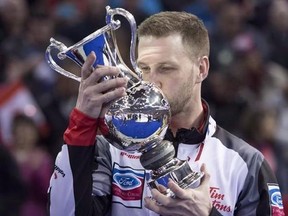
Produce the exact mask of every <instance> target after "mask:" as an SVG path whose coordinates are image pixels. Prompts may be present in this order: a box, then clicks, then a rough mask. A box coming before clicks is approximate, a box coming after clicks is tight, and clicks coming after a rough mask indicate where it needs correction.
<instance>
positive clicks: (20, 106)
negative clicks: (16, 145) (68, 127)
mask: <svg viewBox="0 0 288 216" xmlns="http://www.w3.org/2000/svg"><path fill="white" fill-rule="evenodd" d="M16 114H24V115H26V116H28V117H31V118H32V119H33V120H34V122H35V123H36V125H37V126H38V127H39V128H40V130H41V127H42V128H44V127H46V120H45V117H44V115H43V113H42V111H41V109H40V107H39V106H38V104H37V102H36V101H35V99H34V97H33V95H32V94H31V92H30V91H29V89H27V87H26V86H25V85H24V84H23V83H22V82H20V81H17V82H13V83H9V84H4V85H0V138H1V141H2V143H3V144H6V145H9V144H10V143H11V141H12V130H11V129H12V128H11V127H12V121H13V118H14V116H15V115H16Z"/></svg>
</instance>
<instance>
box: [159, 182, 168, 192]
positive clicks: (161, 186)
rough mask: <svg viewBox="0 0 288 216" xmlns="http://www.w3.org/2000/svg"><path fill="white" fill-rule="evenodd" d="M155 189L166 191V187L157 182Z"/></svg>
mask: <svg viewBox="0 0 288 216" xmlns="http://www.w3.org/2000/svg"><path fill="white" fill-rule="evenodd" d="M157 189H158V190H159V191H160V192H161V193H165V192H166V191H167V188H166V187H164V186H163V185H161V184H159V185H158V186H157Z"/></svg>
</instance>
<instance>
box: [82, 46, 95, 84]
mask: <svg viewBox="0 0 288 216" xmlns="http://www.w3.org/2000/svg"><path fill="white" fill-rule="evenodd" d="M95 61H96V54H95V53H94V51H92V52H91V53H90V54H89V55H88V56H87V59H86V61H85V62H84V64H83V66H82V69H81V77H82V79H87V78H88V77H89V75H90V74H91V72H92V70H93V69H92V68H93V64H94V62H95Z"/></svg>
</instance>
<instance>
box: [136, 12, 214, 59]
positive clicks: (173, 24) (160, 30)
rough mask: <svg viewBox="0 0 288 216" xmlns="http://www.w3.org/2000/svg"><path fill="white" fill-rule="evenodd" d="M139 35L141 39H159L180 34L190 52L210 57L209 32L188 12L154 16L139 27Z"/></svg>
mask: <svg viewBox="0 0 288 216" xmlns="http://www.w3.org/2000/svg"><path fill="white" fill-rule="evenodd" d="M137 34H138V38H139V39H140V38H141V37H143V36H154V37H158V38H159V37H165V36H169V35H172V34H180V35H181V36H182V40H183V44H184V45H185V46H187V50H188V52H190V53H192V54H194V55H195V56H196V57H201V56H209V52H210V43H209V36H208V31H207V29H206V27H205V25H204V24H203V22H202V21H201V20H200V19H199V18H198V17H197V16H195V15H193V14H190V13H187V12H176V11H166V12H160V13H157V14H154V15H152V16H150V17H148V18H147V19H146V20H144V21H143V22H142V23H141V24H140V25H139V27H138V30H137Z"/></svg>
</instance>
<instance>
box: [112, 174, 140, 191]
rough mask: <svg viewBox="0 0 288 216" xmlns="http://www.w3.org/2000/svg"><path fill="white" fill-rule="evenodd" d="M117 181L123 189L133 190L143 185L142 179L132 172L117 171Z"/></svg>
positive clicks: (115, 178)
mask: <svg viewBox="0 0 288 216" xmlns="http://www.w3.org/2000/svg"><path fill="white" fill-rule="evenodd" d="M113 180H114V181H115V183H116V184H117V185H118V186H119V187H120V188H121V189H123V190H131V189H134V188H137V187H139V186H140V185H141V181H140V180H139V179H138V178H137V177H135V176H134V175H131V174H127V173H126V174H125V173H124V174H121V173H116V174H114V175H113Z"/></svg>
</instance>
